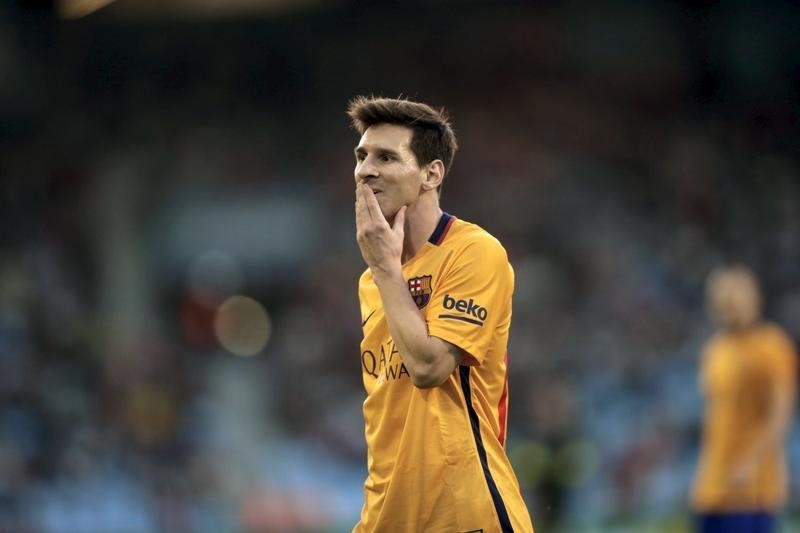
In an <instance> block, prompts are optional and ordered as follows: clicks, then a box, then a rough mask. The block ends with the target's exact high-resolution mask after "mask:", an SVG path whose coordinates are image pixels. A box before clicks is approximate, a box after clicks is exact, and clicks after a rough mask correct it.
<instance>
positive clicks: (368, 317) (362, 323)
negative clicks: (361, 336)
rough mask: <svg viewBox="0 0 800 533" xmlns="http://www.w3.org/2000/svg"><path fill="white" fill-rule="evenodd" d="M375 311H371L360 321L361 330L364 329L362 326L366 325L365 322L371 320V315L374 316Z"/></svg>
mask: <svg viewBox="0 0 800 533" xmlns="http://www.w3.org/2000/svg"><path fill="white" fill-rule="evenodd" d="M375 311H376V309H373V310H372V312H371V313H370V314H368V315H367V318H365V319H364V320H362V321H361V327H362V328H363V327H364V326H365V325H366V324H367V320H369V319H370V318H372V315H374V314H375Z"/></svg>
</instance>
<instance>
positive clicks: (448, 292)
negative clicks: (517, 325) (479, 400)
mask: <svg viewBox="0 0 800 533" xmlns="http://www.w3.org/2000/svg"><path fill="white" fill-rule="evenodd" d="M513 291H514V273H513V270H512V269H511V265H509V263H508V258H507V255H506V252H505V250H504V249H503V247H502V246H501V245H500V243H499V242H497V241H496V240H495V239H494V238H493V237H491V236H488V235H487V236H486V237H485V238H483V237H481V238H476V239H475V240H473V241H472V242H470V243H469V244H467V245H466V246H465V247H464V248H463V249H462V250H460V251H459V252H458V253H457V255H456V256H455V258H454V260H453V261H452V262H451V264H450V266H449V268H448V269H447V271H446V272H444V273H443V275H442V278H441V279H440V280H438V282H437V283H434V287H433V293H432V294H431V300H430V304H429V309H428V313H427V321H428V332H429V333H430V335H432V336H435V337H439V338H441V339H443V340H445V341H447V342H450V343H451V344H455V345H456V346H458V347H459V348H461V349H462V350H464V351H466V352H467V353H469V355H470V356H471V357H472V359H473V361H468V363H472V364H482V363H483V360H484V358H485V356H486V353H487V352H488V351H489V350H490V348H491V347H492V343H493V342H495V341H496V339H497V338H498V337H499V338H506V339H507V333H508V327H509V325H510V322H511V296H512V293H513Z"/></svg>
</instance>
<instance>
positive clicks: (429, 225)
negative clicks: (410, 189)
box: [401, 191, 442, 263]
mask: <svg viewBox="0 0 800 533" xmlns="http://www.w3.org/2000/svg"><path fill="white" fill-rule="evenodd" d="M432 192H433V194H430V195H424V196H421V197H420V198H419V200H417V201H416V202H414V203H413V204H411V205H409V206H408V210H407V211H406V225H405V226H406V227H405V238H404V239H403V256H402V258H401V259H402V262H403V263H405V262H406V261H408V260H409V259H411V258H412V257H414V256H415V255H417V252H419V251H420V249H421V248H422V247H423V246H425V243H426V242H428V239H429V238H430V236H431V234H433V231H434V230H435V229H436V225H437V224H438V223H439V219H440V218H441V217H442V209H441V208H440V207H439V197H438V195H437V194H436V192H435V191H432Z"/></svg>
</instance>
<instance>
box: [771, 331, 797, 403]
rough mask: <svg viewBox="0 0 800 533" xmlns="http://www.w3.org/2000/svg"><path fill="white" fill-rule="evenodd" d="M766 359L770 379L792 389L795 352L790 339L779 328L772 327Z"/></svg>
mask: <svg viewBox="0 0 800 533" xmlns="http://www.w3.org/2000/svg"><path fill="white" fill-rule="evenodd" d="M769 339H770V340H769V344H768V350H767V352H766V360H767V366H768V371H769V374H770V379H771V381H772V382H773V383H774V384H775V385H777V386H779V387H786V388H788V389H794V388H795V386H796V385H795V384H796V379H797V352H796V351H795V347H794V344H793V343H792V340H791V339H790V338H789V336H788V335H786V334H785V333H784V332H783V331H782V330H781V329H780V328H778V327H774V329H773V330H772V331H771V334H770V336H769Z"/></svg>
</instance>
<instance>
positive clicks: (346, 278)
mask: <svg viewBox="0 0 800 533" xmlns="http://www.w3.org/2000/svg"><path fill="white" fill-rule="evenodd" d="M101 3H102V2H94V4H96V5H94V6H93V5H92V4H93V2H92V1H84V2H81V1H76V2H69V1H65V2H60V3H55V4H53V3H52V2H47V1H27V2H23V1H19V2H13V1H12V2H3V3H2V5H0V78H2V80H3V81H2V83H0V173H1V174H0V177H1V178H2V184H3V187H2V191H3V194H2V205H1V207H2V209H0V223H1V225H0V237H2V240H1V241H0V365H1V368H2V371H0V531H9V532H11V531H23V532H68V531H69V532H73V531H81V532H106V531H115V532H144V531H170V532H181V531H198V532H206V531H207V532H223V531H346V530H348V528H349V526H351V525H352V523H353V522H354V521H355V520H356V518H357V514H358V511H359V508H360V504H361V497H362V492H361V490H362V489H361V487H362V482H363V477H364V472H365V458H364V442H363V425H362V424H363V422H362V419H361V412H360V404H361V402H362V400H363V397H364V393H363V389H362V387H361V384H360V368H359V364H360V363H359V360H358V342H359V340H360V328H359V318H360V317H359V314H358V307H357V301H356V281H357V277H358V275H359V273H360V271H361V270H362V268H363V264H362V261H361V259H360V255H359V252H358V249H357V246H356V244H355V240H354V221H353V185H352V181H351V180H352V166H353V161H352V151H351V150H352V146H353V145H354V144H355V142H356V137H355V135H354V133H353V132H352V131H351V130H349V129H348V123H347V119H346V117H345V114H344V109H345V106H346V103H347V101H348V99H349V98H351V97H352V96H354V95H357V94H370V93H374V94H383V95H388V96H396V95H400V94H403V95H407V96H410V97H413V98H419V99H422V100H425V101H429V102H432V103H434V104H436V105H444V106H446V107H447V108H448V109H449V110H450V111H451V113H452V116H453V118H454V122H455V127H456V131H457V134H458V135H459V139H460V143H461V150H460V152H459V154H458V156H457V157H456V161H455V165H454V168H453V172H452V174H451V176H450V177H449V178H448V181H447V182H446V184H445V187H444V191H443V193H444V194H443V198H442V204H443V207H444V208H445V209H446V210H448V211H449V212H451V213H453V214H455V215H457V216H459V217H461V218H464V219H467V220H471V221H474V222H477V223H479V224H481V225H483V226H484V227H485V228H487V229H488V230H489V231H491V232H492V233H494V234H495V235H496V236H498V237H499V238H500V240H501V241H502V242H503V243H504V244H505V246H506V248H507V249H508V251H509V255H510V258H511V261H512V263H513V265H514V266H515V268H516V273H517V290H516V295H515V302H514V305H515V308H514V310H515V314H514V321H513V327H512V336H511V341H510V367H511V383H510V387H511V388H510V392H511V411H510V430H509V441H508V451H509V453H510V456H511V458H512V460H513V462H514V464H515V465H516V469H517V472H518V474H519V477H520V481H521V483H522V486H523V488H524V492H525V495H526V498H527V501H528V503H529V505H530V507H531V510H532V513H533V516H534V520H535V522H536V524H537V526H538V530H541V531H543V532H548V531H559V530H560V531H570V532H571V531H636V532H644V531H676V532H678V531H684V530H685V529H686V526H687V524H688V515H687V510H686V503H685V502H686V494H687V489H688V485H689V483H690V479H691V475H692V470H693V468H694V464H695V460H696V455H697V445H698V437H699V424H700V414H701V403H700V397H699V394H698V392H697V387H696V368H697V363H698V351H699V349H700V346H701V345H702V343H703V341H704V339H706V338H707V336H708V335H709V334H710V332H711V327H710V325H709V324H708V322H707V320H706V319H705V317H704V315H703V305H702V283H703V279H704V277H705V275H706V274H707V273H708V271H709V269H710V268H712V266H714V265H716V264H717V263H719V262H720V261H723V260H728V259H736V260H742V261H745V262H747V263H749V264H750V265H752V266H753V267H754V268H755V269H756V271H757V272H758V274H759V275H760V276H761V279H762V281H763V285H764V289H765V292H766V296H767V303H768V305H767V315H768V316H769V317H770V318H772V319H775V320H777V321H779V322H780V323H781V324H782V325H783V326H785V327H786V328H787V329H788V331H789V332H790V334H792V336H793V337H794V338H795V339H796V340H797V339H800V285H798V281H799V280H800V276H799V275H798V274H800V267H799V265H800V175H799V174H798V172H799V167H798V158H797V155H798V153H800V152H799V151H798V149H799V148H800V129H798V117H799V116H800V105H799V104H800V98H798V96H799V94H800V32H798V31H797V28H798V27H800V8H798V7H797V6H796V5H793V3H792V2H788V1H786V2H779V1H768V2H756V1H751V2H745V1H731V2H696V3H694V2H647V3H645V2H634V1H604V2H578V1H575V2H566V3H558V2H542V3H537V5H536V6H535V7H534V6H532V5H530V4H529V3H527V2H509V3H503V4H501V3H497V2H478V1H444V0H443V1H418V2H406V3H395V2H382V1H377V0H376V1H359V2H355V1H347V0H339V1H324V0H318V1H305V2H286V1H280V0H273V1H267V0H263V1H258V0H238V1H236V2H233V1H229V2H222V1H221V0H220V1H219V2H215V1H213V0H206V1H203V2H190V1H188V0H185V1H181V0H170V1H164V2H156V1H144V0H142V1H139V2H136V1H134V0H119V1H118V2H116V3H113V4H111V5H110V6H107V7H105V8H103V9H99V10H98V11H96V12H94V13H89V11H91V9H92V7H99V5H100V4H101ZM401 6H402V7H401ZM81 15H86V16H81ZM254 352H255V353H256V355H248V354H251V353H254ZM236 354H238V355H236ZM798 431H800V427H798V425H797V424H796V425H795V427H794V429H793V431H792V435H791V438H790V449H791V459H792V463H791V470H792V475H791V478H792V491H793V493H792V497H791V503H790V507H789V515H790V516H792V515H794V514H796V513H797V512H798V511H800V499H799V498H800V490H798V489H800V487H799V486H798V485H800V471H798V469H800V434H798Z"/></svg>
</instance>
